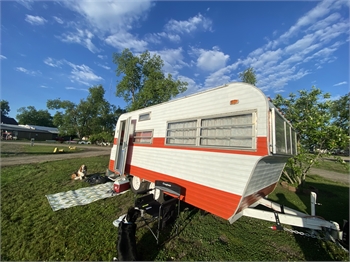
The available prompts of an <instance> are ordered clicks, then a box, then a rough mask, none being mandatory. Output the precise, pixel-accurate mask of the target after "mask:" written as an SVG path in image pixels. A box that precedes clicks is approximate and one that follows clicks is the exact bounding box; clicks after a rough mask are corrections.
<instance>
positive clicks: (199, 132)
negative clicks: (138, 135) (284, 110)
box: [165, 110, 258, 151]
mask: <svg viewBox="0 0 350 262" xmlns="http://www.w3.org/2000/svg"><path fill="white" fill-rule="evenodd" d="M249 114H250V115H251V118H252V120H251V123H250V124H236V125H235V124H233V125H232V124H231V125H227V127H231V129H230V132H231V130H232V128H234V127H235V126H236V127H247V126H251V131H252V134H251V136H236V137H238V138H246V137H247V138H249V139H250V140H251V147H247V146H230V145H229V146H225V145H203V144H201V141H202V139H203V138H204V137H207V138H208V137H209V136H203V135H202V130H203V129H205V128H207V129H208V130H209V129H210V127H205V126H202V125H203V124H202V121H203V120H210V119H212V120H215V119H220V118H229V117H235V116H237V117H238V116H243V115H249ZM191 121H195V122H196V127H193V128H189V129H196V133H195V136H190V137H186V138H189V139H191V138H192V139H195V143H192V144H185V143H176V144H175V143H169V142H168V141H169V140H168V139H170V138H171V137H170V136H169V135H168V131H169V130H171V129H169V124H173V123H183V122H191ZM257 126H258V121H257V110H247V111H240V112H235V113H226V114H216V115H208V116H201V117H198V118H188V119H179V120H171V121H167V122H166V134H165V145H167V146H189V147H200V148H220V149H228V150H232V149H236V150H250V151H254V150H256V149H257ZM223 127H226V126H223ZM212 128H215V129H217V128H220V126H214V127H212ZM213 137H216V136H213ZM227 137H230V139H233V138H234V137H235V136H232V135H230V136H220V137H219V139H225V138H227Z"/></svg>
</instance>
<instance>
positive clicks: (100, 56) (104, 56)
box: [97, 55, 107, 60]
mask: <svg viewBox="0 0 350 262" xmlns="http://www.w3.org/2000/svg"><path fill="white" fill-rule="evenodd" d="M97 57H98V58H100V59H102V60H103V59H107V56H106V55H98V56H97Z"/></svg>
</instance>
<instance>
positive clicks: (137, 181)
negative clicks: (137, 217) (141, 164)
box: [130, 176, 149, 194]
mask: <svg viewBox="0 0 350 262" xmlns="http://www.w3.org/2000/svg"><path fill="white" fill-rule="evenodd" d="M148 186H149V182H148V181H142V180H141V178H139V177H137V176H133V177H132V178H131V181H130V188H131V191H132V192H133V193H135V194H137V193H139V192H141V191H143V190H146V189H147V188H148Z"/></svg>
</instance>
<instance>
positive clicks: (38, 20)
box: [24, 15, 47, 25]
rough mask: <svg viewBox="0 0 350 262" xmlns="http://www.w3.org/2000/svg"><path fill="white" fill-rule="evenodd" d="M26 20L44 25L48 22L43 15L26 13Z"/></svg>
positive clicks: (32, 23) (33, 23)
mask: <svg viewBox="0 0 350 262" xmlns="http://www.w3.org/2000/svg"><path fill="white" fill-rule="evenodd" d="M24 20H25V21H27V22H28V23H29V24H31V25H43V24H45V23H46V22H47V20H46V19H45V18H43V17H41V16H32V15H26V18H25V19H24Z"/></svg>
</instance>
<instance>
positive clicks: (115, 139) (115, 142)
mask: <svg viewBox="0 0 350 262" xmlns="http://www.w3.org/2000/svg"><path fill="white" fill-rule="evenodd" d="M113 145H118V138H117V137H115V138H114V140H113Z"/></svg>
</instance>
